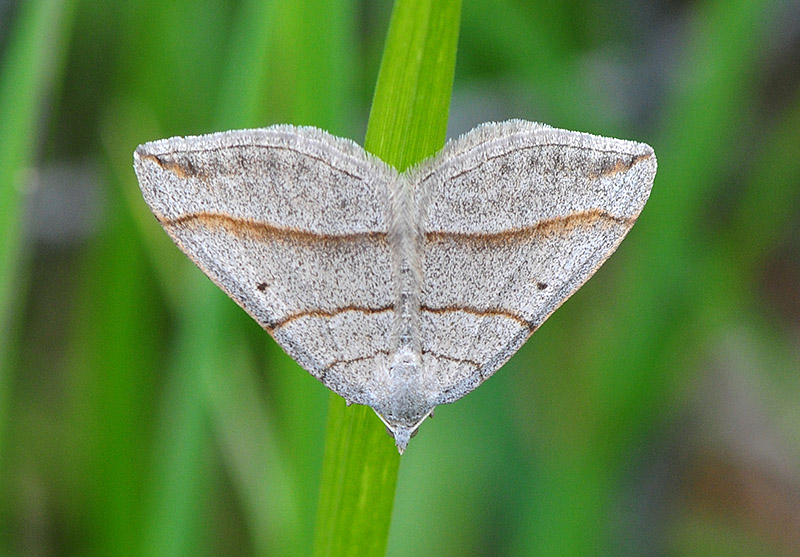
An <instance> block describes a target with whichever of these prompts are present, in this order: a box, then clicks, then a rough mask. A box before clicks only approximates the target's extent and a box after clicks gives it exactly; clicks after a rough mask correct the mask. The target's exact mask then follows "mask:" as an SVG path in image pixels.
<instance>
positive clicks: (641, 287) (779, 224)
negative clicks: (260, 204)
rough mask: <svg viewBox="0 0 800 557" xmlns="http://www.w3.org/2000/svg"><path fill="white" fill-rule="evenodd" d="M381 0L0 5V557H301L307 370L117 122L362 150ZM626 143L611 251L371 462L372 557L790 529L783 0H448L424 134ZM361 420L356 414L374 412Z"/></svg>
mask: <svg viewBox="0 0 800 557" xmlns="http://www.w3.org/2000/svg"><path fill="white" fill-rule="evenodd" d="M390 8H391V6H390V4H389V3H384V2H356V1H355V0H335V1H324V0H316V1H312V0H304V1H298V2H294V1H267V2H264V1H260V0H259V1H257V0H242V1H239V2H233V1H224V0H205V1H202V2H196V1H188V0H179V1H174V2H162V1H154V0H143V1H141V2H99V1H97V0H28V1H26V2H18V3H13V2H12V3H5V4H0V80H2V81H0V116H2V118H0V164H2V168H0V170H2V178H0V234H2V235H3V237H2V238H0V262H2V265H3V266H2V268H0V285H1V286H2V291H0V312H1V313H0V553H3V554H5V553H11V554H21V555H25V554H76V555H77V554H81V555H82V554H85V553H95V554H116V553H120V552H122V551H123V548H124V551H125V552H128V551H130V552H133V553H147V554H154V553H155V554H187V553H192V554H194V553H198V552H199V553H221V552H225V553H233V554H237V553H256V554H287V555H294V554H305V553H308V552H309V551H310V550H311V539H312V534H313V531H314V521H315V513H316V507H317V500H318V497H319V481H320V472H321V471H320V466H321V461H322V450H323V445H324V439H323V438H324V429H325V415H326V412H327V400H328V399H327V396H328V395H327V391H326V390H325V388H324V387H322V385H320V384H319V383H318V382H317V381H315V380H314V379H313V378H312V377H311V376H310V375H308V374H307V373H306V372H304V371H302V370H301V369H300V368H298V367H297V366H296V365H295V364H294V363H293V362H291V360H290V359H289V358H288V357H287V356H286V355H285V354H283V352H282V351H281V350H280V349H279V348H277V347H276V346H275V345H274V343H273V342H272V341H271V340H270V339H269V338H268V335H267V334H266V333H264V332H263V331H262V330H261V329H260V328H259V327H258V326H257V325H255V324H254V323H252V322H251V321H250V320H249V318H248V317H247V316H246V315H244V313H243V312H242V311H241V310H239V308H238V307H237V306H236V305H235V304H234V303H233V302H231V301H229V300H228V299H227V298H226V297H225V296H224V295H223V294H221V293H220V292H218V291H217V289H216V288H215V287H214V286H213V285H212V284H211V283H210V282H209V281H208V280H207V279H205V278H204V277H203V275H202V274H201V273H200V272H199V271H198V270H197V269H195V268H194V267H193V266H192V265H191V263H189V262H188V261H187V260H186V258H185V257H184V256H183V255H182V254H181V253H180V252H179V251H178V250H177V249H176V248H175V247H174V246H173V245H172V244H171V242H170V241H169V239H168V238H167V237H166V235H165V234H164V233H163V231H162V230H161V229H160V227H159V226H158V224H157V223H156V222H155V220H154V219H153V218H152V216H151V215H150V214H149V212H148V210H147V207H146V206H145V204H144V202H143V201H142V199H141V196H140V194H139V192H138V187H137V185H136V180H135V177H134V174H133V170H132V166H131V162H132V152H133V150H134V148H135V147H136V145H137V144H138V143H142V142H144V141H148V140H152V139H157V138H161V137H167V136H170V135H189V134H197V133H204V132H210V131H217V130H220V129H227V128H234V127H256V126H263V125H269V124H273V123H279V122H287V123H292V124H310V125H316V126H319V127H323V128H325V129H328V130H329V131H331V132H332V133H334V134H337V135H342V136H346V137H351V138H353V139H355V140H356V141H358V142H359V143H363V140H364V134H365V130H366V121H367V116H368V113H369V107H370V103H371V100H372V94H373V91H374V87H375V83H376V79H377V71H378V65H379V62H380V57H381V52H382V48H383V44H384V40H385V35H386V30H387V26H388V20H389V13H390ZM508 118H524V119H528V120H538V121H543V122H546V123H548V124H551V125H554V126H558V127H565V128H570V129H577V130H582V131H589V132H593V133H597V134H602V135H612V136H618V137H624V138H630V139H636V140H640V141H645V142H647V143H649V144H650V145H652V146H653V147H654V149H655V152H656V155H657V156H658V162H659V172H658V175H657V177H656V183H655V187H654V189H653V194H652V197H651V199H650V202H649V203H648V205H647V206H646V208H645V210H644V212H643V213H642V216H641V218H640V219H639V222H638V223H637V225H636V226H635V227H634V229H633V230H632V232H631V233H630V235H629V236H628V238H627V239H626V240H625V242H624V243H623V244H622V246H621V247H620V249H619V250H618V252H617V253H616V254H615V255H614V256H613V257H612V258H611V259H610V260H609V262H608V263H607V264H606V265H605V266H604V267H603V268H602V269H601V270H600V271H599V272H598V273H597V275H596V276H595V277H594V278H593V279H592V280H591V281H590V282H589V283H588V284H587V285H586V286H585V287H584V288H583V289H581V291H580V292H578V293H577V294H576V295H575V296H574V297H573V298H572V299H571V300H570V301H569V302H567V303H566V304H565V305H564V306H563V307H562V308H561V309H559V310H558V312H556V313H555V314H554V316H553V317H552V318H551V319H550V320H549V321H548V323H547V324H546V325H544V326H543V327H542V328H541V330H539V331H538V332H537V333H536V334H535V335H534V337H533V338H532V339H531V341H529V343H528V344H527V345H526V346H525V347H524V348H523V349H522V350H521V351H520V353H519V354H518V355H517V356H515V357H514V358H513V359H512V360H511V362H509V364H508V365H507V366H506V367H505V368H504V369H502V370H501V371H499V372H498V374H497V375H496V376H495V377H493V378H492V379H491V380H490V381H488V382H487V383H485V384H484V385H482V386H481V387H480V388H479V389H478V390H477V391H476V392H475V393H473V394H470V395H469V396H468V397H466V398H464V399H463V400H462V401H459V402H458V403H457V404H455V405H452V406H447V407H442V408H439V409H438V410H437V414H436V418H435V419H434V420H430V421H428V422H427V423H426V424H425V425H424V426H423V427H422V430H421V432H420V434H419V435H418V436H417V437H416V438H415V439H414V441H413V442H412V443H411V445H410V447H409V450H408V451H407V453H406V454H405V455H404V456H403V457H402V460H401V463H400V476H399V482H398V487H397V495H396V503H395V509H394V515H393V518H392V525H391V531H390V543H389V553H390V554H392V555H405V554H422V555H425V554H437V555H444V554H457V553H470V554H480V553H490V552H491V553H494V554H497V553H500V554H542V555H550V554H553V555H561V554H565V553H572V554H598V553H600V554H604V553H626V554H638V553H644V552H646V553H658V554H661V553H674V554H698V553H701V554H710V553H725V554H741V555H748V554H754V553H757V554H787V553H791V552H793V550H796V549H797V547H800V534H798V533H799V532H800V449H798V447H800V402H798V401H800V381H798V375H799V372H798V370H800V233H799V232H800V164H799V163H798V161H800V141H798V130H800V9H799V8H798V5H797V3H796V2H790V1H769V0H706V1H702V2H701V1H689V2H683V3H676V2H665V1H655V2H646V3H641V2H633V1H630V0H617V1H608V2H591V1H588V0H583V1H580V0H579V1H575V2H561V1H555V0H553V1H550V0H548V1H528V2H526V1H523V0H497V1H496V2H491V3H486V2H476V1H471V0H464V6H463V14H462V24H461V33H460V38H459V50H458V57H457V64H456V75H455V85H454V90H453V99H452V104H451V111H450V135H451V136H453V135H457V134H459V133H462V132H464V131H467V130H468V129H470V128H471V127H473V126H474V125H477V124H479V123H481V122H484V121H487V120H503V119H508ZM375 419H376V420H377V418H375Z"/></svg>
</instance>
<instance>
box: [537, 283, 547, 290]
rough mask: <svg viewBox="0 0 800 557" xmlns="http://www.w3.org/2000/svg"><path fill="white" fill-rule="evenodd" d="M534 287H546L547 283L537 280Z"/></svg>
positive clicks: (542, 288) (541, 288) (540, 288)
mask: <svg viewBox="0 0 800 557" xmlns="http://www.w3.org/2000/svg"><path fill="white" fill-rule="evenodd" d="M536 288H538V289H539V290H544V289H545V288H547V285H546V284H545V283H543V282H537V283H536Z"/></svg>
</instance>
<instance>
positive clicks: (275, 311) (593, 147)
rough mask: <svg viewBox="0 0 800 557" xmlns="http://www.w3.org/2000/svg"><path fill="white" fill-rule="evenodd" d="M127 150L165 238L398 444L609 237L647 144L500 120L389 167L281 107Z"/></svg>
mask: <svg viewBox="0 0 800 557" xmlns="http://www.w3.org/2000/svg"><path fill="white" fill-rule="evenodd" d="M134 168H135V170H136V175H137V176H138V179H139V184H140V186H141V190H142V194H143V195H144V199H145V201H146V202H147V204H148V205H149V206H150V209H151V210H152V211H153V213H154V215H155V216H156V218H157V219H158V221H159V222H160V223H161V225H162V226H163V227H164V230H166V232H167V233H168V234H169V235H170V237H171V238H172V239H173V240H174V242H175V243H176V244H177V245H178V247H179V248H180V249H181V250H183V251H184V253H186V255H188V256H189V257H190V258H191V259H192V260H193V261H194V262H195V263H196V264H197V266H198V267H199V268H200V269H201V270H202V271H203V272H204V273H205V274H206V275H208V277H209V278H210V279H211V280H212V281H214V282H215V283H216V284H217V285H218V286H219V287H220V288H221V289H222V290H224V291H225V292H226V293H227V294H228V295H229V296H230V297H231V298H233V299H234V300H235V301H236V303H238V304H239V305H240V306H241V307H242V308H243V309H244V310H245V311H246V312H247V313H249V314H250V315H251V316H252V317H253V319H255V320H256V321H257V322H258V323H259V324H261V326H262V327H263V328H264V329H266V330H267V331H268V332H269V333H270V334H271V335H272V336H273V337H274V339H275V340H276V341H277V342H278V344H279V345H281V346H282V347H283V349H284V350H285V351H286V352H287V353H288V354H289V355H290V356H292V357H293V358H294V359H295V360H296V361H297V363H298V364H300V365H301V366H302V367H303V368H305V369H306V370H307V371H308V372H309V373H311V374H312V375H313V376H314V377H316V378H317V379H319V380H320V381H321V382H322V383H323V384H324V385H325V386H327V387H328V388H329V389H331V390H333V391H334V392H336V393H338V394H339V395H341V396H342V397H344V398H345V400H347V402H348V403H357V404H366V405H368V406H370V407H372V408H373V409H374V410H375V412H376V413H377V415H378V416H379V417H380V419H381V420H383V422H384V423H385V424H386V426H387V428H388V430H389V432H390V433H391V434H392V435H393V436H394V439H395V443H396V445H397V448H398V450H399V451H400V452H401V453H402V452H403V451H404V450H405V449H406V446H407V445H408V442H409V439H410V437H411V435H412V434H413V433H414V432H415V431H416V430H417V428H419V426H420V424H421V423H422V422H423V421H424V420H425V418H427V417H428V416H429V415H431V413H432V412H433V410H434V408H435V407H436V406H438V405H440V404H446V403H449V402H453V401H456V400H458V399H459V398H461V397H463V396H464V395H466V394H467V393H469V392H470V391H472V390H473V389H475V388H476V387H477V386H478V385H480V384H481V383H483V381H485V380H486V379H487V378H489V377H490V376H491V375H492V374H493V373H494V372H495V371H497V369H499V368H500V367H501V366H502V365H503V364H504V363H505V362H506V361H507V360H508V359H509V358H510V357H511V356H512V355H513V354H514V353H515V352H516V351H517V349H519V347H520V346H522V344H523V343H524V342H525V341H526V340H527V338H528V337H529V336H530V335H531V334H532V333H533V332H534V331H536V329H537V328H539V326H541V324H542V323H543V322H544V321H545V320H546V319H547V318H548V316H549V315H550V314H551V313H552V312H553V311H554V310H555V309H556V308H558V307H559V306H560V305H561V304H562V303H563V302H564V300H566V299H567V298H568V297H569V296H570V295H571V294H572V293H573V292H575V290H577V289H578V288H579V287H580V286H581V285H582V284H583V283H584V282H586V280H588V279H589V277H590V276H592V274H593V273H594V272H595V271H596V270H597V268H598V267H599V266H600V265H601V264H602V263H603V262H604V261H605V260H606V258H608V256H609V255H611V253H612V252H614V250H615V249H616V248H617V246H618V245H619V244H620V242H621V241H622V239H623V238H624V237H625V235H626V234H627V233H628V231H629V230H630V229H631V226H633V224H634V222H635V221H636V219H637V217H638V216H639V214H640V212H641V211H642V208H643V207H644V205H645V202H646V201H647V199H648V196H649V195H650V190H651V188H652V185H653V179H654V177H655V174H656V158H655V155H654V153H653V150H652V149H651V148H650V147H649V146H648V145H646V144H644V143H637V142H632V141H624V140H619V139H611V138H606V137H598V136H595V135H590V134H586V133H579V132H573V131H566V130H560V129H556V128H552V127H550V126H547V125H544V124H538V123H533V122H527V121H522V120H511V121H508V122H503V123H487V124H483V125H481V126H478V127H477V128H475V129H473V130H472V131H470V132H469V133H467V134H465V135H463V136H462V137H460V138H458V139H456V140H454V141H450V142H448V143H447V145H446V146H445V147H444V148H443V149H442V150H441V151H440V152H439V153H437V154H436V155H434V156H433V157H431V158H429V159H427V160H425V161H423V162H421V163H420V164H418V165H416V166H415V167H413V168H411V169H409V170H407V171H405V172H402V173H400V172H398V171H397V170H395V169H394V168H393V167H391V166H389V165H388V164H386V163H384V162H383V161H381V160H380V159H378V158H377V157H375V156H373V155H370V154H369V153H367V152H366V151H364V149H362V148H361V147H360V146H358V145H357V144H356V143H354V142H352V141H350V140H347V139H341V138H338V137H334V136H332V135H330V134H328V133H327V132H325V131H322V130H319V129H316V128H311V127H294V126H289V125H278V126H272V127H268V128H263V129H252V130H240V131H227V132H222V133H214V134H211V135H204V136H199V137H173V138H171V139H164V140H160V141H154V142H151V143H145V144H144V145H141V146H139V147H138V148H137V149H136V152H135V153H134Z"/></svg>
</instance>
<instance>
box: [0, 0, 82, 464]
mask: <svg viewBox="0 0 800 557" xmlns="http://www.w3.org/2000/svg"><path fill="white" fill-rule="evenodd" d="M6 11H8V10H6ZM18 12H19V13H18V15H17V18H16V20H15V22H14V28H13V29H12V34H11V36H10V37H9V39H8V43H7V46H6V51H5V53H4V56H3V58H2V60H0V169H2V172H0V331H3V334H2V335H0V444H1V443H2V433H3V430H4V428H3V423H4V418H5V415H6V404H5V400H4V397H6V396H8V393H9V392H10V389H9V388H8V385H7V381H8V380H9V377H8V376H9V370H8V368H7V365H8V364H7V361H6V349H7V346H6V342H8V341H9V340H10V339H9V338H8V337H9V334H8V331H9V330H10V329H11V327H10V325H9V323H8V320H9V319H10V315H9V313H10V312H11V306H12V303H11V302H12V300H13V299H14V296H15V292H16V288H14V282H15V277H16V276H17V272H18V270H19V249H20V243H21V240H22V231H23V226H22V215H23V198H24V188H25V186H26V185H27V182H28V174H27V171H28V170H29V168H28V167H29V165H30V164H31V161H32V160H33V153H34V146H35V143H36V139H37V137H39V134H40V132H41V127H40V126H41V124H42V122H41V121H40V120H41V118H40V116H41V114H42V112H41V109H42V104H43V103H44V100H45V98H46V96H47V93H48V91H49V90H50V88H51V86H52V85H53V84H54V82H55V81H56V79H57V76H58V74H59V71H58V70H59V67H60V63H61V61H62V58H63V56H64V52H65V50H64V47H63V43H64V42H65V39H66V36H67V30H68V28H69V22H70V19H71V18H70V16H71V13H72V2H71V1H49V2H48V1H44V0H41V1H31V2H23V3H21V4H20V5H19V10H18ZM0 453H2V450H0Z"/></svg>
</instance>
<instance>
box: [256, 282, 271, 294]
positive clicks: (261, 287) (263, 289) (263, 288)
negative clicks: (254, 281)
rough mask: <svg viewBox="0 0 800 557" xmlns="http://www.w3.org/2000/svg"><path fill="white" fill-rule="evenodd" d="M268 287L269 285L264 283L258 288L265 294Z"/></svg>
mask: <svg viewBox="0 0 800 557" xmlns="http://www.w3.org/2000/svg"><path fill="white" fill-rule="evenodd" d="M268 286H269V285H268V284H267V283H266V282H262V283H261V284H259V285H258V286H256V288H258V289H259V290H260V291H261V292H264V291H265V290H266V289H267V287H268Z"/></svg>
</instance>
